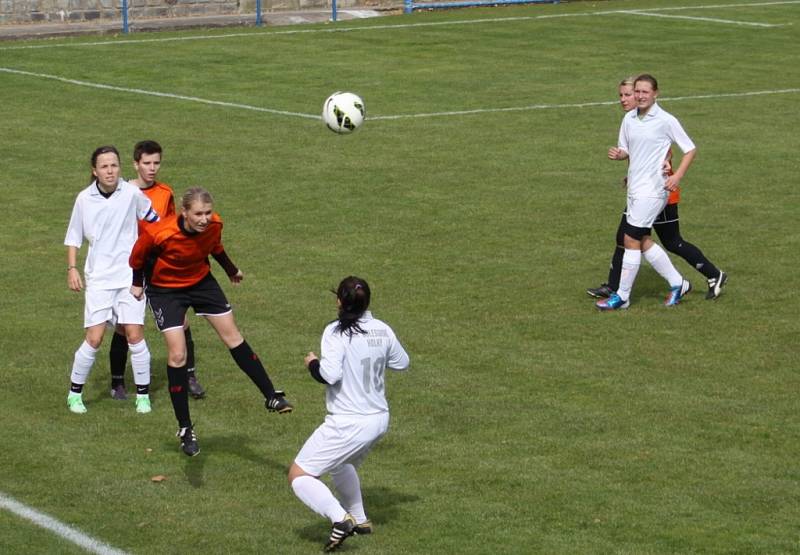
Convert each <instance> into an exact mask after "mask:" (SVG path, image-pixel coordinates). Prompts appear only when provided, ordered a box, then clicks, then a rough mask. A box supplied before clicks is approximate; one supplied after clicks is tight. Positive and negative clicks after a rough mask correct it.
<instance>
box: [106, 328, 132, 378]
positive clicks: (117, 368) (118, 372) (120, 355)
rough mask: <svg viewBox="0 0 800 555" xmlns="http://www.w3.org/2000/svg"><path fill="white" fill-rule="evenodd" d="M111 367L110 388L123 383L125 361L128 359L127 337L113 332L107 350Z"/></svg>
mask: <svg viewBox="0 0 800 555" xmlns="http://www.w3.org/2000/svg"><path fill="white" fill-rule="evenodd" d="M108 359H109V367H110V368H111V389H114V388H115V387H117V386H118V385H122V386H124V385H125V362H126V361H127V360H128V339H127V338H126V337H125V336H124V335H120V334H118V333H114V334H113V337H112V338H111V348H110V349H109V351H108Z"/></svg>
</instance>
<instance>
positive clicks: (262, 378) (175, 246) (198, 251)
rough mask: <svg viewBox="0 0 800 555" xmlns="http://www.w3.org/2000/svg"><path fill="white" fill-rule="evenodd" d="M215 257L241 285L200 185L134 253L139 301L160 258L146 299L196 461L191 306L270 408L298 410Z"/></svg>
mask: <svg viewBox="0 0 800 555" xmlns="http://www.w3.org/2000/svg"><path fill="white" fill-rule="evenodd" d="M209 255H211V256H213V257H214V259H215V260H216V261H217V262H218V263H219V265H220V266H222V268H223V269H224V270H225V273H226V274H227V275H228V278H229V279H230V280H231V282H232V283H234V284H238V283H240V282H241V281H242V279H243V277H244V275H243V274H242V271H241V270H240V269H239V268H237V267H236V265H235V264H234V263H233V262H232V261H231V259H230V258H229V257H228V255H227V253H226V252H225V248H224V247H223V245H222V219H221V218H220V217H219V215H218V214H216V213H215V212H214V200H213V198H212V197H211V194H210V193H209V192H208V191H206V190H205V189H203V188H201V187H192V188H191V189H189V190H187V191H186V193H184V195H183V199H182V200H181V211H180V213H178V214H173V215H172V216H170V217H168V218H164V219H162V220H161V221H159V222H158V223H157V224H156V225H153V226H148V227H147V228H146V229H145V230H144V232H143V233H142V234H141V235H140V236H139V239H138V240H137V241H136V244H135V245H134V246H133V251H132V252H131V256H130V266H131V268H133V276H132V282H131V283H132V285H131V287H130V291H131V294H132V295H133V296H134V297H136V298H143V282H144V270H145V266H146V265H147V262H148V260H151V259H154V260H155V262H154V264H153V267H152V271H151V275H150V278H149V280H148V281H147V288H146V290H147V298H148V301H149V303H150V309H151V310H152V312H153V316H154V317H155V321H156V325H157V326H158V329H159V330H160V331H161V332H162V335H163V336H164V341H165V342H166V345H167V378H168V381H169V395H170V399H171V400H172V408H173V410H174V411H175V418H176V419H177V420H178V434H177V435H178V437H179V438H180V444H181V449H182V450H183V452H184V453H185V454H186V455H188V456H190V457H193V456H195V455H197V454H198V453H199V452H200V447H199V445H198V443H197V435H196V434H195V432H194V429H193V425H192V420H191V416H190V414H189V383H188V378H189V376H188V372H187V365H188V363H187V353H186V336H185V335H184V333H183V323H184V321H185V319H186V311H187V310H188V309H189V307H191V308H193V309H194V311H195V314H197V315H198V316H204V317H205V318H206V320H207V321H208V323H209V324H211V327H212V328H214V330H215V331H216V332H217V335H219V337H220V339H221V340H222V342H223V343H224V344H225V346H226V347H228V349H229V350H230V353H231V356H232V357H233V360H234V361H235V362H236V364H237V365H238V366H239V368H240V369H241V370H242V371H243V372H244V373H245V374H247V376H248V377H249V378H250V379H251V380H252V381H253V383H255V384H256V386H257V387H258V389H259V390H260V391H261V393H262V394H263V395H264V398H265V401H264V404H265V406H266V408H267V410H269V411H271V412H277V413H280V414H283V413H289V412H291V411H292V408H293V407H292V405H291V404H289V402H288V401H287V400H286V399H285V398H284V396H283V391H276V390H275V388H274V387H273V386H272V381H270V379H269V376H268V375H267V372H266V370H265V369H264V366H263V364H262V363H261V360H260V359H259V358H258V356H257V355H256V354H255V353H254V352H253V350H252V349H251V348H250V345H249V344H248V343H247V341H245V339H244V337H242V334H241V333H240V332H239V328H237V327H236V322H235V320H234V318H233V310H232V309H231V305H230V304H229V303H228V300H227V299H226V298H225V293H223V291H222V288H221V287H220V286H219V283H217V280H216V279H214V276H213V275H212V274H211V266H210V264H209V261H208V256H209ZM129 285H130V284H129Z"/></svg>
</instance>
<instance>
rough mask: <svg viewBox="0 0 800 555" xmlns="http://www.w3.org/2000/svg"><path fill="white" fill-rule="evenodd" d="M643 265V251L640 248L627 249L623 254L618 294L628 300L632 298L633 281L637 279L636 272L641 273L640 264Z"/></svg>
mask: <svg viewBox="0 0 800 555" xmlns="http://www.w3.org/2000/svg"><path fill="white" fill-rule="evenodd" d="M641 265H642V251H640V250H638V249H625V254H624V255H622V272H621V273H620V276H619V289H617V295H619V297H620V298H621V299H622V300H623V301H627V300H628V299H630V298H631V290H633V282H634V281H636V274H638V273H639V266H641Z"/></svg>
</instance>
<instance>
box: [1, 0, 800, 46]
mask: <svg viewBox="0 0 800 555" xmlns="http://www.w3.org/2000/svg"><path fill="white" fill-rule="evenodd" d="M786 4H800V0H783V1H778V2H752V3H747V4H714V5H704V6H670V7H664V8H648V9H642V10H635V13H636V14H637V15H644V14H645V13H646V12H647V13H649V12H660V11H668V10H669V11H675V10H702V9H713V8H741V7H761V6H778V5H786ZM618 14H623V15H630V14H631V10H605V11H597V12H589V13H574V14H548V15H537V16H520V17H498V18H492V19H489V18H485V19H463V20H458V21H431V22H423V23H400V24H395V25H364V26H359V27H330V28H327V29H289V30H284V31H271V30H269V31H250V32H237V33H225V34H219V35H195V36H190V37H161V38H152V39H122V40H103V41H93V42H77V43H70V42H55V43H54V42H48V43H46V44H28V45H17V46H0V52H2V51H6V50H36V49H43V48H67V47H87V46H120V45H127V44H151V43H158V42H182V41H195V40H218V39H230V38H251V37H273V36H284V35H300V34H307V33H314V34H318V33H349V32H357V31H375V30H390V29H415V28H423V27H442V26H452V25H480V24H485V23H507V22H511V21H535V20H543V19H556V18H562V17H594V16H604V15H618ZM737 24H739V23H737ZM782 25H783V24H776V25H774V26H782Z"/></svg>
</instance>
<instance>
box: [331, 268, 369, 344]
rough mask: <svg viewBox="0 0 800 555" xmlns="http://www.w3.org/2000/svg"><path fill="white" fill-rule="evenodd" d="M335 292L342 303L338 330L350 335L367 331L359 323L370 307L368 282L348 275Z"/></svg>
mask: <svg viewBox="0 0 800 555" xmlns="http://www.w3.org/2000/svg"><path fill="white" fill-rule="evenodd" d="M335 293H336V298H337V299H339V304H340V305H341V306H340V307H339V317H338V318H337V320H338V322H339V323H338V324H337V325H336V331H338V332H339V333H341V334H342V335H350V336H352V335H353V334H354V333H367V332H366V331H364V330H363V329H361V326H359V325H358V319H359V318H361V317H362V316H363V315H364V312H366V311H367V309H368V308H369V299H370V290H369V285H368V284H367V282H366V281H365V280H363V279H361V278H358V277H355V276H348V277H346V278H344V279H343V280H342V281H341V283H339V287H338V289H336V291H335Z"/></svg>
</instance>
